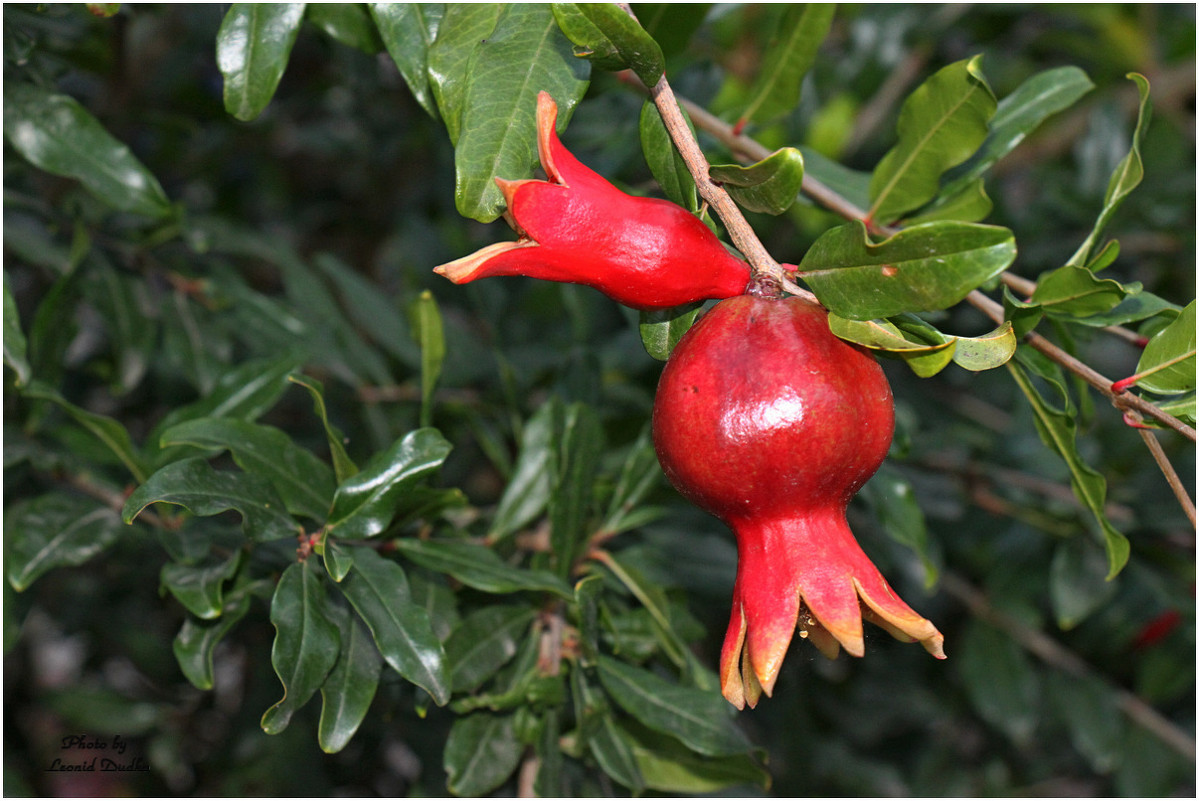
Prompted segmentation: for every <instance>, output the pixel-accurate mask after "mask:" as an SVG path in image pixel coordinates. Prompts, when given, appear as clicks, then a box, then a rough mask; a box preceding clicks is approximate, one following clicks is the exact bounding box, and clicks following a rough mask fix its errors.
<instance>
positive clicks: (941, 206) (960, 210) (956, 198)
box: [904, 178, 992, 226]
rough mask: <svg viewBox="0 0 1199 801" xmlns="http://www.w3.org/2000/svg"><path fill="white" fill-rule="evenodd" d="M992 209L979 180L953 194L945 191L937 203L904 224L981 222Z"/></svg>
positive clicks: (984, 188)
mask: <svg viewBox="0 0 1199 801" xmlns="http://www.w3.org/2000/svg"><path fill="white" fill-rule="evenodd" d="M991 207H992V204H991V198H990V197H989V196H988V195H987V190H986V187H985V186H983V180H982V179H981V178H979V179H978V180H976V181H974V183H970V184H966V185H965V186H963V187H962V188H961V189H958V190H956V191H954V192H953V193H952V194H950V193H949V192H948V191H947V190H945V191H943V192H942V194H941V196H940V197H939V198H938V199H937V201H936V202H934V203H931V204H929V205H928V206H926V207H925V208H924V209H923V210H922V211H921V212H920V213H919V214H915V215H913V216H911V217H909V218H907V219H906V220H904V224H905V225H908V226H911V225H920V224H921V223H926V222H936V221H938V220H957V221H958V222H981V221H982V220H985V219H986V218H987V215H988V214H990V213H991Z"/></svg>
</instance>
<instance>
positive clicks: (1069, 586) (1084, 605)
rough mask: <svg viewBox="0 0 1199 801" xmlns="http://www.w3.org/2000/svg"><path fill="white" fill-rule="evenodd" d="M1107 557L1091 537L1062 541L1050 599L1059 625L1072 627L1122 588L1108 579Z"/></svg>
mask: <svg viewBox="0 0 1199 801" xmlns="http://www.w3.org/2000/svg"><path fill="white" fill-rule="evenodd" d="M1107 570H1108V567H1107V559H1106V558H1105V557H1104V554H1103V552H1102V551H1100V550H1099V548H1098V547H1097V546H1096V545H1094V544H1093V543H1091V542H1090V541H1088V540H1086V539H1083V538H1080V537H1071V538H1070V539H1066V540H1063V541H1062V542H1060V543H1058V545H1057V547H1056V548H1054V550H1053V561H1052V562H1050V564H1049V600H1050V602H1051V603H1052V604H1053V614H1054V617H1055V618H1056V619H1057V625H1058V627H1059V628H1060V629H1062V630H1063V631H1069V630H1070V629H1072V628H1074V627H1075V626H1077V625H1078V624H1079V623H1081V622H1082V621H1084V620H1086V619H1087V618H1088V617H1090V615H1091V614H1092V613H1093V612H1095V611H1096V610H1097V609H1099V608H1100V607H1101V606H1103V604H1105V603H1107V602H1108V601H1109V600H1111V599H1112V597H1113V596H1114V595H1115V594H1116V590H1117V589H1119V587H1118V585H1117V584H1116V582H1114V581H1107V580H1106V579H1107Z"/></svg>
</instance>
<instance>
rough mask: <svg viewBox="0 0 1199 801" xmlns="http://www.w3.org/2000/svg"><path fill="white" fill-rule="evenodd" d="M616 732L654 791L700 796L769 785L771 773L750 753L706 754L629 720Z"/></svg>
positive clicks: (646, 782)
mask: <svg viewBox="0 0 1199 801" xmlns="http://www.w3.org/2000/svg"><path fill="white" fill-rule="evenodd" d="M617 731H618V733H619V734H620V736H621V737H622V738H623V739H624V740H625V742H626V743H627V744H628V746H629V747H630V748H631V749H632V752H633V758H634V759H635V760H636V763H637V770H638V772H639V773H640V774H641V776H642V778H643V779H644V781H645V785H646V787H649V788H650V789H652V790H658V791H660V792H664V793H678V794H681V795H687V796H697V795H711V794H717V793H720V792H721V791H722V790H728V789H729V788H734V787H738V786H745V785H752V786H757V787H761V788H763V789H766V788H768V787H769V786H770V774H769V773H767V771H766V769H765V768H763V767H762V766H761V765H760V764H758V762H757V760H755V759H754V758H753V757H752V756H750V755H749V754H736V755H731V756H719V757H713V756H706V755H704V754H699V753H696V752H695V751H692V750H688V749H687V748H685V747H683V746H682V745H681V744H679V743H678V742H677V741H676V740H674V739H672V738H670V737H667V736H666V735H663V734H660V733H658V732H655V731H652V730H650V729H646V728H644V727H642V726H638V725H636V724H635V723H633V722H631V721H627V720H625V721H621V722H620V723H619V725H618V726H617Z"/></svg>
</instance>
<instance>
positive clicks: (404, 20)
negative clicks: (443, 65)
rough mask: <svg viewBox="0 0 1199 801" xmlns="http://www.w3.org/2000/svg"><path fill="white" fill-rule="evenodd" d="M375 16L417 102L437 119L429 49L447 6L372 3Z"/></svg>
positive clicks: (388, 51)
mask: <svg viewBox="0 0 1199 801" xmlns="http://www.w3.org/2000/svg"><path fill="white" fill-rule="evenodd" d="M369 5H370V12H371V16H372V17H373V18H374V20H375V26H376V27H377V28H378V29H379V35H380V36H381V37H382V39H383V44H384V46H386V48H387V54H388V55H389V56H391V59H392V61H394V62H395V64H396V66H397V67H398V68H399V70H400V74H401V75H403V76H404V82H405V83H407V84H408V88H409V89H410V90H411V91H412V96H413V97H415V98H416V102H418V103H420V104H421V108H423V109H424V110H425V111H427V112H429V114H430V115H431V116H432V117H436V116H437V104H436V101H435V100H434V99H433V90H432V89H431V88H430V86H429V74H428V59H429V46H430V45H432V43H433V41H434V40H435V39H436V38H437V30H438V27H439V26H440V25H441V18H442V16H444V15H445V3H370V4H369Z"/></svg>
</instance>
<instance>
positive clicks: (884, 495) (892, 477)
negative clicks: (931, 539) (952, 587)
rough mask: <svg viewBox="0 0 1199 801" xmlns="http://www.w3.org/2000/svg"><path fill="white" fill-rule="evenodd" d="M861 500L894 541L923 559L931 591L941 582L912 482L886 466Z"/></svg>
mask: <svg viewBox="0 0 1199 801" xmlns="http://www.w3.org/2000/svg"><path fill="white" fill-rule="evenodd" d="M861 497H862V498H863V499H864V500H865V501H866V502H867V503H869V504H870V506H871V508H872V509H873V510H874V514H875V515H876V516H877V517H878V520H879V522H880V523H881V524H882V526H883V528H884V529H885V530H886V532H887V534H888V535H889V536H890V537H891V539H893V540H895V541H896V542H898V543H900V544H901V545H906V546H907V547H908V548H911V549H912V551H913V552H915V554H916V556H918V557H919V558H920V564H921V565H922V566H923V567H924V586H925V588H926V589H931V588H932V587H933V586H934V585H935V584H936V583H937V572H938V571H937V564H936V562H935V561H933V557H932V554H931V553H930V551H929V543H928V526H927V525H926V524H925V522H924V512H923V511H922V510H921V509H920V504H919V503H918V502H917V500H916V493H915V492H913V491H912V484H911V482H910V481H908V480H907V479H906V478H905V477H904V476H903V475H902V474H901V473H899V472H898V471H897V470H895V469H893V468H891V467H888V466H887V465H886V464H884V465H883V466H882V467H881V468H880V469H879V471H878V472H877V473H875V474H874V477H873V478H872V479H870V480H869V481H868V482H866V486H864V487H862V492H861Z"/></svg>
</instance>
